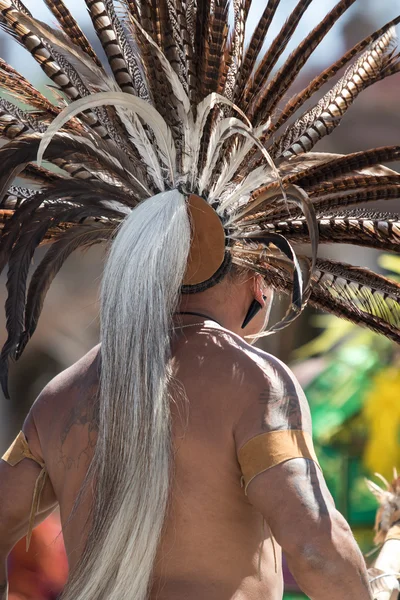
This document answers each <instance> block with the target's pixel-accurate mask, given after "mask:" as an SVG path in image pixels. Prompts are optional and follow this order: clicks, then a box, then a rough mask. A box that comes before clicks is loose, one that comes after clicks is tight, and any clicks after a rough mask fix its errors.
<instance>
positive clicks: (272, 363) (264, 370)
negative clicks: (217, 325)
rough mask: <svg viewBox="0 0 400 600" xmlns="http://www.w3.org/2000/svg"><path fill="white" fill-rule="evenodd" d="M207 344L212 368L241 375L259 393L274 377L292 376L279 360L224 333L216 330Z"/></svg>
mask: <svg viewBox="0 0 400 600" xmlns="http://www.w3.org/2000/svg"><path fill="white" fill-rule="evenodd" d="M210 341H211V344H209V345H208V348H209V349H210V354H211V355H212V358H214V359H215V360H214V361H213V363H212V364H213V365H214V368H216V369H221V368H223V369H224V370H225V369H228V370H229V371H230V370H231V369H233V370H234V371H236V372H240V374H241V376H242V380H249V381H251V382H252V383H253V384H255V385H258V386H260V388H262V389H264V388H265V385H266V383H267V382H269V381H271V379H272V378H274V377H275V378H276V377H284V376H285V375H286V376H291V371H290V369H289V368H288V367H287V366H286V365H285V364H284V363H283V362H282V361H280V360H279V359H278V358H276V357H275V356H273V355H272V354H269V353H268V352H265V351H264V350H261V349H260V348H257V347H255V346H252V345H251V344H249V343H248V342H246V341H245V340H244V339H243V338H241V337H240V336H239V335H237V334H235V333H233V332H231V331H229V330H227V329H218V330H217V334H216V335H215V334H211V335H210Z"/></svg>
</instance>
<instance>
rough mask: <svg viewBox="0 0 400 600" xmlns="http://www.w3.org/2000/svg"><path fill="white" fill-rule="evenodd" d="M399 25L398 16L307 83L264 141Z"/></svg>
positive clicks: (285, 109)
mask: <svg viewBox="0 0 400 600" xmlns="http://www.w3.org/2000/svg"><path fill="white" fill-rule="evenodd" d="M398 23H400V16H399V17H396V18H395V19H393V20H392V21H389V23H386V25H384V26H383V27H381V28H380V29H378V30H377V31H375V33H373V34H371V35H369V36H367V37H366V38H364V39H363V40H362V41H361V42H358V44H356V45H355V46H353V48H351V49H350V50H348V51H347V52H346V53H345V54H344V55H343V56H342V57H341V58H339V59H338V60H337V61H336V62H335V63H333V64H332V65H331V66H330V67H328V68H327V69H325V70H324V71H322V73H321V74H320V75H317V76H316V77H314V79H313V80H312V81H311V82H310V83H309V85H308V86H307V87H306V88H304V89H303V90H302V91H301V92H299V93H298V94H296V95H295V96H293V98H291V99H290V100H289V102H288V103H287V104H286V106H285V107H284V108H283V110H282V112H281V113H280V114H279V117H278V119H277V120H276V121H275V123H273V124H272V125H271V127H270V128H269V129H268V130H267V131H266V133H265V139H268V138H269V137H270V136H271V135H273V134H274V133H275V132H276V131H278V129H280V128H281V127H282V126H283V125H285V123H286V122H287V120H288V119H289V118H290V117H291V116H292V115H293V114H294V113H295V112H296V111H297V110H298V109H299V108H300V107H301V106H303V104H304V103H305V102H306V101H307V100H308V99H309V98H311V97H312V96H313V95H314V94H315V93H316V92H318V90H319V89H320V88H321V87H322V86H323V85H325V83H328V81H330V80H331V79H332V78H333V77H334V76H335V75H336V73H337V72H338V71H340V69H342V68H343V67H345V66H346V65H347V64H348V63H349V62H350V61H351V60H352V59H353V58H354V57H355V56H356V55H357V54H359V53H360V52H362V51H363V50H365V48H367V47H368V46H370V45H371V44H372V43H373V42H375V41H376V40H377V39H378V38H379V37H381V35H383V34H384V33H386V31H388V29H390V28H391V27H394V26H396V25H397V24H398Z"/></svg>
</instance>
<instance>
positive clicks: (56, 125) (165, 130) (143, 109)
mask: <svg viewBox="0 0 400 600" xmlns="http://www.w3.org/2000/svg"><path fill="white" fill-rule="evenodd" d="M110 105H112V106H115V107H117V106H120V107H122V108H128V109H130V110H132V111H133V112H135V113H137V114H138V115H139V116H140V117H141V118H142V119H143V121H144V122H145V123H146V124H147V125H149V127H151V129H152V130H153V132H154V135H155V138H156V141H157V144H158V150H159V154H160V158H161V160H162V161H163V162H164V163H165V164H166V166H167V167H168V170H169V174H170V179H171V184H172V185H175V178H176V149H175V145H174V140H173V137H172V133H171V130H170V128H169V127H168V125H167V123H166V122H165V120H164V119H163V117H162V116H161V115H160V113H159V112H158V111H157V110H156V109H155V108H154V107H153V106H151V105H150V104H149V103H148V102H146V101H145V100H142V99H141V98H137V97H136V96H132V95H131V94H126V93H124V92H100V93H98V94H92V95H91V96H88V97H86V98H80V99H79V100H76V101H75V102H73V103H72V104H70V105H69V106H67V107H66V108H65V109H64V110H63V111H62V112H60V114H59V115H58V116H57V117H56V118H55V119H54V121H53V122H52V123H51V125H50V126H49V128H48V129H47V131H46V133H45V134H44V135H43V138H42V140H41V142H40V146H39V150H38V156H37V162H38V164H39V165H40V164H41V162H42V160H43V155H44V152H45V151H46V148H47V146H48V145H49V144H50V142H51V139H52V137H53V136H54V135H55V134H56V133H57V132H58V131H59V130H60V129H61V128H62V127H63V126H64V125H65V123H67V122H68V121H69V120H70V119H72V117H75V116H76V115H77V114H79V113H80V112H82V111H84V110H87V109H89V108H95V107H98V106H110Z"/></svg>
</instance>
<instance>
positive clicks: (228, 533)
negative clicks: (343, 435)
mask: <svg viewBox="0 0 400 600" xmlns="http://www.w3.org/2000/svg"><path fill="white" fill-rule="evenodd" d="M193 322H194V323H195V322H196V319H193ZM99 356H100V354H99V346H98V347H96V348H94V349H93V350H92V351H90V352H89V353H88V354H87V355H86V356H85V357H84V358H83V359H81V360H80V361H79V362H78V363H76V364H75V365H73V366H72V367H71V368H70V369H68V370H66V371H64V372H63V373H62V374H61V375H59V376H58V377H56V378H55V379H54V380H53V381H52V382H51V383H50V384H49V385H48V386H47V387H46V388H45V390H44V392H43V393H42V394H41V396H40V397H39V398H38V400H37V401H36V403H35V404H34V406H33V408H32V410H31V412H30V414H29V416H28V418H27V420H26V422H25V424H24V432H25V434H26V436H27V438H28V441H29V444H30V447H31V450H32V452H33V453H34V454H35V455H37V456H38V457H41V458H43V459H44V462H45V464H46V466H47V470H48V474H49V480H48V483H47V484H46V488H45V490H44V494H43V498H42V504H41V506H42V517H43V516H44V515H45V514H47V512H48V511H50V510H52V509H53V508H54V506H56V504H57V503H58V504H59V507H60V513H61V520H62V523H63V528H64V539H65V545H66V550H67V553H68V557H69V562H70V567H71V569H73V568H74V566H75V565H76V564H77V562H78V561H79V558H80V555H81V552H82V550H83V546H84V542H85V527H86V525H87V517H88V513H89V506H90V495H89V494H90V492H89V493H88V494H86V495H85V496H84V498H83V500H82V502H81V504H80V505H79V507H78V509H77V510H76V511H75V512H74V514H73V516H72V517H71V511H72V509H73V507H74V502H75V499H76V497H77V494H78V493H79V490H80V488H81V485H82V483H83V481H84V478H85V475H86V472H87V469H88V466H89V464H90V460H91V458H92V456H93V451H94V448H95V444H96V436H97V428H96V391H97V386H98V370H99ZM172 356H173V358H172V369H173V375H174V380H173V384H172V385H171V405H170V406H171V413H172V427H173V465H174V470H173V473H172V478H171V500H170V506H169V509H168V512H167V518H166V522H165V527H164V532H163V535H162V538H161V542H160V545H159V550H158V556H157V558H156V561H155V568H154V579H153V587H152V592H151V595H150V599H151V600H156V598H157V600H187V599H189V598H190V600H204V598H207V600H231V599H232V600H233V599H234V600H256V599H257V600H258V599H260V600H261V599H262V600H278V599H280V598H282V574H281V551H280V546H279V545H278V543H277V542H275V541H274V540H273V538H272V535H271V530H273V531H274V533H275V537H276V536H278V538H281V539H279V540H278V541H279V542H280V543H281V544H282V545H283V546H284V547H285V544H286V540H289V539H290V537H291V536H290V528H292V527H293V520H292V519H293V518H294V519H296V518H298V514H296V510H297V513H298V511H299V510H304V511H305V512H307V511H308V512H310V513H312V514H314V515H315V518H314V521H317V520H318V519H320V518H321V516H323V515H328V513H329V510H328V508H327V507H326V502H329V494H328V492H325V493H326V496H325V497H322V496H321V492H320V488H319V486H320V485H323V479H322V476H319V475H318V474H317V473H316V470H315V466H314V470H313V468H312V467H311V473H314V475H311V477H310V467H309V465H308V466H307V468H308V472H307V474H303V475H304V477H307V479H308V480H310V481H311V484H310V491H307V489H304V490H301V489H300V487H301V486H300V485H298V484H297V485H298V487H299V490H297V492H296V493H298V495H299V497H300V500H299V501H298V504H299V507H297V506H294V505H293V507H292V508H293V514H292V515H290V514H289V515H288V516H287V517H286V516H285V515H286V513H287V511H288V510H289V512H290V507H291V503H290V486H289V488H288V490H286V489H285V481H286V480H285V477H286V475H285V472H286V471H285V469H288V467H287V464H289V463H286V466H278V467H275V468H273V469H270V470H269V471H268V472H266V473H262V474H260V475H259V476H258V477H256V478H255V480H254V483H252V484H251V485H250V487H249V490H248V496H246V495H245V493H244V490H243V488H242V487H241V471H240V467H239V463H238V460H237V451H238V449H239V448H240V447H242V446H243V444H244V443H246V441H248V440H249V439H250V438H252V437H254V436H255V435H257V434H259V433H262V432H265V431H271V430H279V429H303V428H304V429H305V430H310V426H311V424H310V419H309V413H308V408H307V404H306V402H305V400H304V397H303V396H302V392H301V390H300V389H299V388H298V387H297V385H296V384H295V383H294V382H293V381H292V379H291V378H287V369H286V368H285V367H284V366H283V365H282V363H280V362H279V361H278V360H276V359H274V358H273V357H270V356H268V355H266V354H265V353H262V352H260V351H259V350H256V349H254V348H252V347H251V346H249V345H248V344H246V343H245V342H244V341H243V340H242V339H241V338H239V337H238V336H236V335H234V334H231V333H230V332H228V331H227V330H224V329H222V328H219V327H218V326H217V325H215V324H214V325H212V324H210V323H208V324H207V323H206V324H203V325H202V326H194V327H187V328H184V329H181V330H180V329H179V328H178V329H177V330H176V335H175V336H174V340H173V346H172ZM133 401H134V400H133ZM299 462H300V463H301V465H300V466H299V467H296V466H294V467H293V468H294V469H295V470H296V469H297V468H300V470H301V469H302V468H303V465H307V463H308V461H306V460H305V459H297V460H293V461H290V463H293V464H295V463H296V464H297V463H299ZM36 467H37V465H35V464H34V463H33V462H32V461H29V460H27V461H23V462H22V463H21V464H20V465H18V467H17V468H18V469H21V470H22V469H26V470H27V473H28V475H29V473H31V474H30V475H29V477H28V478H26V477H25V474H24V473H22V472H21V476H24V483H23V484H24V485H25V486H27V487H29V485H31V487H32V486H33V485H34V481H35V475H37V469H36ZM1 469H10V467H9V465H6V464H2V465H1ZM303 470H304V468H303ZM11 471H13V468H11ZM289 471H290V469H289ZM12 474H13V473H10V476H11V475H12ZM127 476H129V474H127ZM296 477H297V472H296ZM313 478H314V482H312V480H313ZM319 478H320V479H321V480H322V483H321V481H320V479H319ZM300 480H301V477H300ZM132 485H135V481H134V479H133V480H132ZM260 486H261V487H260ZM288 492H289V497H288V498H287V503H285V497H286V494H287V493H288ZM29 494H30V491H29V490H27V491H26V495H27V498H29ZM265 496H266V497H265ZM320 496H321V497H320ZM327 498H328V500H327ZM258 504H259V506H258ZM264 506H267V507H268V508H267V509H266V510H264V509H263V507H264ZM288 507H289V508H288ZM257 509H258V510H257ZM22 510H23V509H22V508H21V511H22ZM268 511H269V512H268ZM262 513H263V514H262ZM275 513H279V515H278V514H277V515H276V521H275V517H274V514H275ZM269 514H270V515H271V518H269ZM282 515H284V518H283V517H282ZM264 517H265V518H266V521H265V522H264ZM286 518H287V519H289V522H288V524H287V526H286V523H285V520H286ZM291 520H292V521H291ZM298 526H299V527H300V523H298ZM22 529H23V527H22V528H21V535H22V533H23V531H22ZM293 537H294V538H296V536H295V535H293ZM296 539H297V538H296ZM286 549H288V551H289V554H290V550H291V548H290V543H289V542H288V543H287V548H285V550H286ZM322 597H323V596H321V598H322ZM360 598H361V596H360Z"/></svg>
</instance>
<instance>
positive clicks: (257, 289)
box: [253, 274, 266, 306]
mask: <svg viewBox="0 0 400 600" xmlns="http://www.w3.org/2000/svg"><path fill="white" fill-rule="evenodd" d="M253 293H254V298H255V300H257V302H258V303H259V304H261V306H264V305H265V301H266V296H265V282H264V279H263V278H262V277H261V275H258V274H257V275H255V276H254V288H253Z"/></svg>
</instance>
